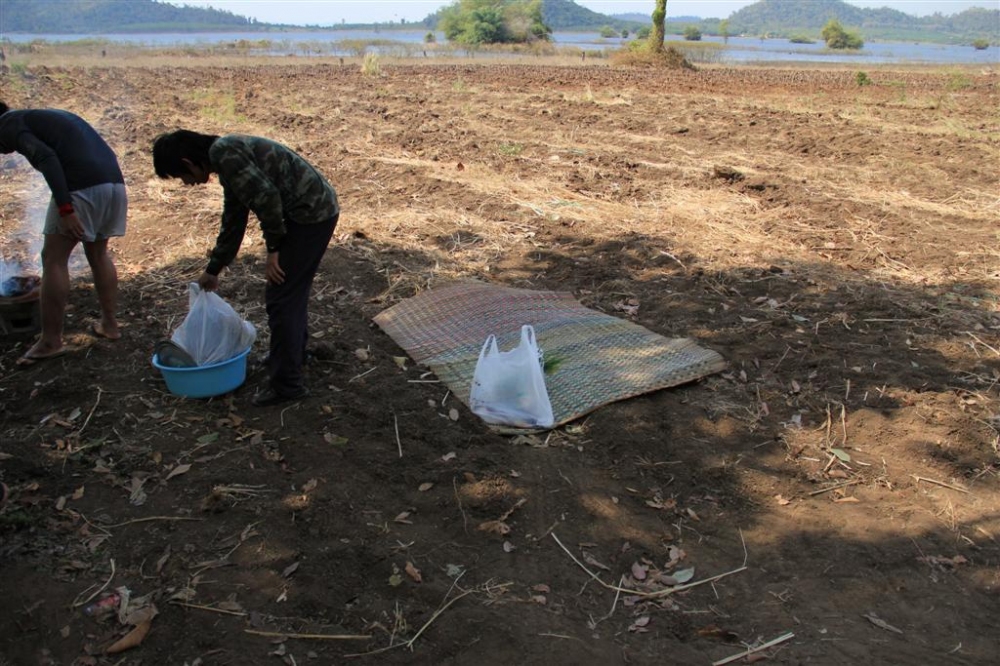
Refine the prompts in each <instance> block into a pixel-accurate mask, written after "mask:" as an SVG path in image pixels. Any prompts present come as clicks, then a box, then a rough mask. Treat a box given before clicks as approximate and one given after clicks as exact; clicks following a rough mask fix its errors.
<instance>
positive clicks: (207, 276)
mask: <svg viewBox="0 0 1000 666" xmlns="http://www.w3.org/2000/svg"><path fill="white" fill-rule="evenodd" d="M198 286H199V287H201V288H202V289H204V290H205V291H215V290H216V289H218V288H219V276H218V275H212V274H211V273H209V272H205V273H202V274H201V277H200V278H198Z"/></svg>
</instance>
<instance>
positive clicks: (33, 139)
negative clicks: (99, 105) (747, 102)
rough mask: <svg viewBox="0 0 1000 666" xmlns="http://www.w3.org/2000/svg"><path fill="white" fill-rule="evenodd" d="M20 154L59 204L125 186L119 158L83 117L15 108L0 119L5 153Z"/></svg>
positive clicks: (1, 149) (0, 146) (0, 140)
mask: <svg viewBox="0 0 1000 666" xmlns="http://www.w3.org/2000/svg"><path fill="white" fill-rule="evenodd" d="M15 151H16V152H18V153H20V154H22V155H24V156H25V157H26V158H27V159H28V162H30V163H31V166H33V167H35V168H36V169H38V170H39V171H41V172H42V175H43V176H44V177H45V182H47V183H48V184H49V189H50V190H52V198H53V199H55V201H56V205H59V206H61V205H63V204H67V203H71V202H70V198H69V193H70V192H75V191H77V190H83V189H86V188H88V187H93V186H95V185H103V184H105V183H122V184H124V183H125V178H124V177H123V176H122V170H121V167H119V166H118V158H117V157H116V156H115V153H114V151H113V150H111V147H110V146H108V144H107V143H106V142H105V141H104V139H102V138H101V135H100V134H98V133H97V131H96V130H94V128H93V127H91V126H90V125H88V124H87V121H85V120H84V119H83V118H81V117H79V116H77V115H74V114H72V113H70V112H69V111H61V110H59V109H14V110H11V111H8V112H7V113H5V114H3V115H2V116H0V153H13V152H15Z"/></svg>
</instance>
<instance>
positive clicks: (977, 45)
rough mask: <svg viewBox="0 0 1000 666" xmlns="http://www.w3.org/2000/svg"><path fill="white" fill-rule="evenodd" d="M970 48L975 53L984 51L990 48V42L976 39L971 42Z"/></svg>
mask: <svg viewBox="0 0 1000 666" xmlns="http://www.w3.org/2000/svg"><path fill="white" fill-rule="evenodd" d="M972 47H973V48H974V49H976V50H977V51H985V50H986V49H988V48H989V47H990V40H988V39H982V38H980V39H976V40H974V41H973V42H972Z"/></svg>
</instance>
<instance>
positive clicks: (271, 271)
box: [264, 252, 285, 284]
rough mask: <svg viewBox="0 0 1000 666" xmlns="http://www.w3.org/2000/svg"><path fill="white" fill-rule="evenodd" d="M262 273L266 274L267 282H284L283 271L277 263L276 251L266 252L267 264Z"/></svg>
mask: <svg viewBox="0 0 1000 666" xmlns="http://www.w3.org/2000/svg"><path fill="white" fill-rule="evenodd" d="M264 274H265V275H267V281H268V282H273V283H274V284H284V282H285V271H283V270H281V265H280V264H279V263H278V253H277V252H268V253H267V266H266V268H265V270H264Z"/></svg>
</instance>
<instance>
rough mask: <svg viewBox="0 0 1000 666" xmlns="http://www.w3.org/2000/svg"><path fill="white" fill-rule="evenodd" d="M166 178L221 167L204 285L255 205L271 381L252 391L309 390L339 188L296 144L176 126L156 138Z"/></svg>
mask: <svg viewBox="0 0 1000 666" xmlns="http://www.w3.org/2000/svg"><path fill="white" fill-rule="evenodd" d="M153 167H154V168H155V169H156V175H158V176H159V177H160V178H179V179H180V180H181V181H183V182H184V183H185V184H186V185H198V184H204V183H207V182H208V179H209V176H210V175H211V174H213V173H214V174H217V175H218V178H219V184H220V185H222V191H223V209H222V222H221V228H220V230H219V236H218V238H217V240H216V242H215V249H214V250H212V254H211V258H210V259H209V262H208V266H207V267H206V268H205V272H204V273H202V275H201V277H199V278H198V284H199V285H200V286H201V287H202V289H205V290H208V291H214V290H215V289H217V288H218V286H219V277H218V276H219V273H220V272H221V271H222V269H223V268H225V267H226V266H228V265H229V264H230V263H231V262H232V261H233V259H235V258H236V254H237V253H238V252H239V249H240V245H241V244H242V243H243V236H244V234H245V233H246V228H247V221H248V219H249V213H250V211H253V213H254V215H256V217H257V220H258V222H259V223H260V228H261V230H262V231H263V232H264V242H265V244H266V245H267V261H266V263H265V269H264V273H265V277H266V278H267V285H266V287H265V289H264V302H265V305H266V307H267V324H268V327H269V328H270V331H271V345H270V354H269V355H268V361H267V363H268V375H269V376H270V385H269V387H268V388H267V389H265V390H263V391H261V392H259V393H258V394H257V395H256V396H255V397H254V399H253V403H254V404H255V405H258V406H263V405H273V404H277V403H280V402H284V401H286V400H297V399H299V398H303V397H305V396H307V395H309V390H308V389H307V388H306V386H305V381H304V376H303V372H302V366H303V363H304V361H305V351H306V340H307V339H308V305H309V292H310V290H311V288H312V282H313V278H314V277H315V275H316V271H317V269H318V268H319V263H320V260H321V259H322V258H323V255H324V254H325V253H326V248H327V245H329V244H330V239H331V238H332V237H333V230H334V228H335V227H336V225H337V219H338V217H339V216H340V206H339V204H338V202H337V193H336V191H334V189H333V187H332V186H331V185H330V183H328V182H327V180H326V178H324V177H323V175H322V174H321V173H320V172H319V171H317V170H316V168H315V167H313V166H312V165H311V164H309V163H308V162H307V161H306V160H305V159H303V158H302V157H301V156H300V155H298V154H297V153H296V152H295V151H293V150H291V149H290V148H288V147H286V146H283V145H281V144H280V143H276V142H274V141H271V140H270V139H264V138H261V137H256V136H246V135H241V134H230V135H227V136H222V137H219V136H215V135H211V134H199V133H197V132H191V131H188V130H178V131H176V132H172V133H169V134H164V135H161V136H160V137H159V138H157V139H156V141H155V142H154V144H153Z"/></svg>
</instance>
